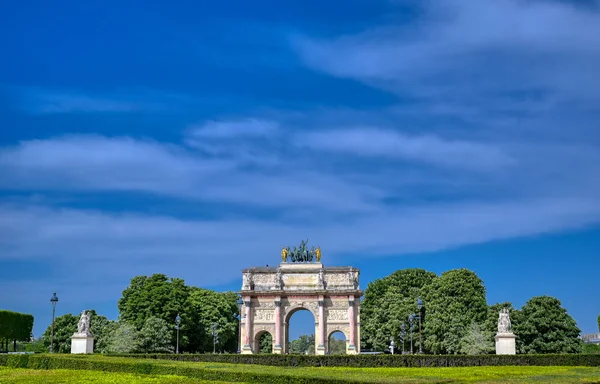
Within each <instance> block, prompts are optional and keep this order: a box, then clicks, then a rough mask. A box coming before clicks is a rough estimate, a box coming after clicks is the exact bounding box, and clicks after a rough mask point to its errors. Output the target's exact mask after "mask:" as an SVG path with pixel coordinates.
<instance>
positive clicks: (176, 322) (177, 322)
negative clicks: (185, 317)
mask: <svg viewBox="0 0 600 384" xmlns="http://www.w3.org/2000/svg"><path fill="white" fill-rule="evenodd" d="M180 324H181V316H179V313H178V314H177V317H176V318H175V329H176V330H177V347H175V353H179V325H180Z"/></svg>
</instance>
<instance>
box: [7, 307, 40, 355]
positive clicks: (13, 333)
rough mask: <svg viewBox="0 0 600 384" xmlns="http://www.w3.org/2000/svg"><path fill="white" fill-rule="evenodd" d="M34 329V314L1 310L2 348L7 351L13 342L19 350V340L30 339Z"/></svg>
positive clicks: (14, 348) (15, 348)
mask: <svg viewBox="0 0 600 384" xmlns="http://www.w3.org/2000/svg"><path fill="white" fill-rule="evenodd" d="M32 329H33V316H32V315H30V314H27V313H19V312H12V311H5V310H0V350H3V351H7V352H8V347H9V343H10V342H12V344H13V350H14V351H16V350H17V341H29V340H30V339H31V331H32Z"/></svg>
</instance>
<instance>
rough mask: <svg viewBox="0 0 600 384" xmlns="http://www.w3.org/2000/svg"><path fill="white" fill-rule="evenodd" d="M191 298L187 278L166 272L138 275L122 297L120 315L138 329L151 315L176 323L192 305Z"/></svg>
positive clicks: (169, 322) (119, 304)
mask: <svg viewBox="0 0 600 384" xmlns="http://www.w3.org/2000/svg"><path fill="white" fill-rule="evenodd" d="M188 297H189V287H187V286H186V285H185V282H184V281H183V279H177V278H169V277H167V276H166V275H163V274H154V275H152V276H150V277H148V276H136V277H134V278H133V279H131V282H130V284H129V287H127V288H126V289H125V290H124V291H123V296H122V297H121V299H120V300H119V303H118V306H119V314H120V316H121V317H120V318H121V319H122V320H123V321H126V322H128V323H130V324H132V325H133V326H135V327H136V329H138V330H140V329H142V327H143V326H144V323H145V322H146V320H147V319H149V318H150V317H158V318H159V319H163V320H164V321H166V322H167V323H168V324H173V323H174V321H175V317H176V316H177V314H182V313H185V309H186V308H188V307H189V305H188V304H189V303H188ZM182 317H183V316H182Z"/></svg>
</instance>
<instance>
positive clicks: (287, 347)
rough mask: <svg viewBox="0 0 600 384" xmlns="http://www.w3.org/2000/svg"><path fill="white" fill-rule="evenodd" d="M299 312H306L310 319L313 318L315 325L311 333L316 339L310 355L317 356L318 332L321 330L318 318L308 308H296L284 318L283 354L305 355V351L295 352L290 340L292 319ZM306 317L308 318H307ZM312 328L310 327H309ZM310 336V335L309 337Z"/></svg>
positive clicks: (312, 322)
mask: <svg viewBox="0 0 600 384" xmlns="http://www.w3.org/2000/svg"><path fill="white" fill-rule="evenodd" d="M298 312H305V313H309V314H310V315H309V316H310V317H311V318H312V319H311V320H309V321H311V324H313V325H314V328H312V330H311V333H312V337H313V338H314V340H313V343H312V345H311V346H310V351H309V353H310V354H315V355H316V354H317V346H318V345H317V339H316V335H317V332H318V328H319V323H318V322H317V320H316V316H315V314H314V313H312V312H311V311H310V309H308V308H304V307H297V308H294V309H292V310H290V311H289V312H287V314H286V315H285V317H284V321H283V346H282V347H283V351H282V352H283V353H304V352H305V351H294V350H293V348H292V346H291V343H292V340H290V328H291V327H290V325H291V320H292V317H293V316H294V315H295V314H296V313H298ZM305 317H306V316H305ZM309 328H310V327H309ZM308 336H310V335H308Z"/></svg>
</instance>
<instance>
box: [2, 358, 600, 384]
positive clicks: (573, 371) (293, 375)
mask: <svg viewBox="0 0 600 384" xmlns="http://www.w3.org/2000/svg"><path fill="white" fill-rule="evenodd" d="M32 359H36V360H37V361H38V362H39V361H42V360H44V359H49V360H48V361H50V365H45V366H50V367H54V368H61V369H51V370H32V369H9V368H2V369H0V383H37V382H39V383H70V382H92V383H129V382H132V383H154V382H156V383H208V381H202V380H201V379H204V380H206V379H212V380H223V381H229V382H253V383H263V382H268V383H272V384H279V383H298V384H300V383H312V382H315V381H319V382H321V383H326V382H331V383H569V384H570V383H599V384H600V367H536V366H518V367H517V366H486V367H456V368H346V367H276V366H264V365H250V364H227V363H208V362H178V361H168V360H154V359H133V358H126V357H110V356H99V355H94V356H72V355H63V356H57V355H54V356H52V357H44V356H38V357H37V358H35V357H32ZM33 361H34V360H32V361H30V362H33ZM29 366H32V365H29ZM33 366H35V365H33ZM40 366H43V365H40ZM64 368H77V369H78V370H67V369H64ZM101 371H105V372H101ZM144 373H145V374H144ZM36 380H37V381H36ZM210 382H211V383H217V382H216V381H210Z"/></svg>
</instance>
